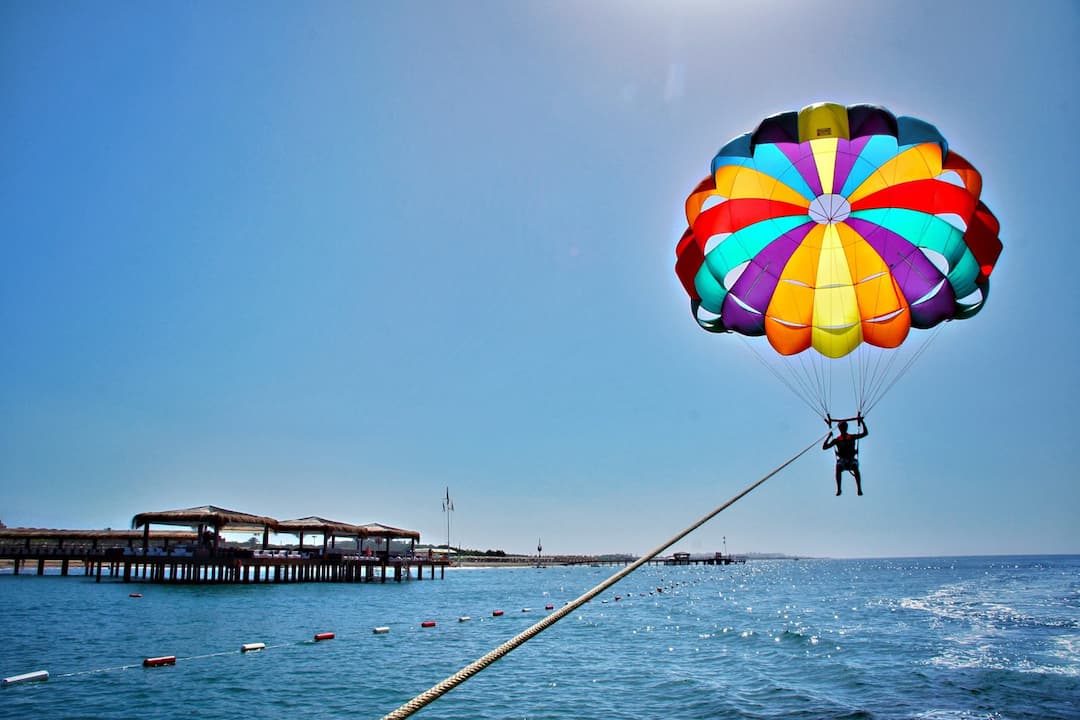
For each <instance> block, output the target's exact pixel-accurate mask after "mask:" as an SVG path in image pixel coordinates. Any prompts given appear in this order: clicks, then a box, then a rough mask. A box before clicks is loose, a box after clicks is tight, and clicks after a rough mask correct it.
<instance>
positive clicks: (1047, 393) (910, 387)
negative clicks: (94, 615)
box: [0, 0, 1080, 556]
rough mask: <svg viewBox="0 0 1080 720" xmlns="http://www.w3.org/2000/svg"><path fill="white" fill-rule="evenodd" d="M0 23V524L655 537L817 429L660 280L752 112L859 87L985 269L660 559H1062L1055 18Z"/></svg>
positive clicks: (551, 13)
mask: <svg viewBox="0 0 1080 720" xmlns="http://www.w3.org/2000/svg"><path fill="white" fill-rule="evenodd" d="M828 10H829V12H823V11H822V10H821V8H820V7H819V6H818V5H816V4H813V3H798V2H706V1H704V0H702V1H701V2H682V3H631V2H608V1H604V0H596V1H593V2H581V3H576V2H531V1H528V0H525V1H522V2H501V1H494V2H481V1H470V2H460V3H436V2H409V3H389V4H388V3H374V2H371V3H366V2H362V3H346V2H312V3H293V2H225V3H218V2H203V1H198V0H197V1H195V2H182V3H181V2H165V3H150V4H147V3H137V2H82V1H78V0H76V1H72V2H30V1H25V0H13V1H10V2H5V3H3V4H2V5H0V99H2V102H0V105H2V107H3V110H2V111H0V138H2V140H3V142H2V145H3V147H4V152H3V156H2V158H0V243H2V248H3V261H2V262H0V519H2V520H3V521H4V522H6V523H7V524H8V525H10V526H45V527H68V528H87V527H105V526H112V527H123V526H126V525H127V524H128V523H129V522H130V520H131V517H132V516H133V515H134V514H136V513H138V512H142V511H150V510H165V509H172V508H179V507H189V506H193V505H202V504H216V505H221V506H224V507H228V508H234V509H237V510H243V511H249V512H255V513H260V514H267V515H272V516H275V517H279V518H282V519H284V518H291V517H300V516H305V515H313V514H314V515H322V516H326V517H330V518H333V519H339V520H344V521H350V522H373V521H378V522H384V523H388V524H392V525H400V526H405V527H410V528H415V529H419V530H420V531H421V532H422V533H423V535H424V539H425V540H429V541H434V542H443V541H445V535H446V525H445V516H444V515H443V513H442V512H441V504H440V500H441V498H442V496H443V494H444V491H445V488H446V486H449V487H450V492H451V494H452V496H453V499H454V501H455V505H456V508H457V509H456V512H455V513H454V516H453V538H452V542H453V543H454V544H462V545H465V546H468V547H476V548H481V549H483V548H503V549H506V550H508V551H516V552H528V551H530V549H533V548H535V544H536V540H537V538H538V537H542V538H543V542H544V549H545V551H549V552H555V553H559V552H634V553H640V552H645V551H647V550H649V549H651V548H653V547H654V546H656V545H657V544H659V543H660V542H661V541H663V540H665V539H666V538H668V537H669V536H671V535H672V534H674V533H675V531H677V530H679V529H681V528H682V527H684V526H685V525H687V524H689V523H690V522H691V521H692V520H695V519H696V518H698V517H699V516H701V515H702V514H704V512H706V511H707V510H709V509H711V508H712V507H714V506H716V505H718V504H719V503H720V502H722V501H724V500H726V499H727V498H728V497H730V496H731V495H733V494H734V493H735V492H737V491H738V490H740V489H741V488H743V487H744V486H746V485H747V484H749V483H750V482H751V481H753V480H755V479H756V478H757V477H759V476H760V475H762V474H763V473H764V472H766V471H767V470H768V469H770V468H771V467H773V466H775V465H776V464H778V463H779V462H781V461H783V460H784V459H786V458H788V457H790V456H791V455H792V454H794V453H795V452H796V451H797V450H799V449H801V448H802V447H804V446H805V445H807V444H809V443H810V442H812V441H813V440H814V439H815V438H818V437H819V436H820V435H821V434H822V432H823V430H824V426H823V425H822V423H821V422H820V420H818V419H816V418H815V417H814V415H813V414H812V413H811V412H809V411H808V410H807V409H806V408H805V407H804V406H803V405H801V404H799V402H798V401H797V400H796V399H795V398H794V397H793V396H792V395H791V394H790V393H789V392H788V391H787V390H786V389H784V388H783V387H782V386H781V385H780V384H779V383H778V382H777V381H776V380H774V379H773V378H772V377H771V376H770V375H769V374H768V373H767V372H766V371H765V370H764V369H763V368H761V367H760V366H759V365H758V364H757V363H756V362H755V361H754V360H753V358H752V357H751V356H750V355H749V354H748V353H747V351H746V350H745V348H744V347H743V346H742V345H741V344H740V343H738V342H737V341H733V339H732V338H731V337H725V336H713V335H709V334H708V333H704V332H702V331H701V330H699V329H698V328H697V326H696V325H695V324H694V322H693V321H692V319H691V318H690V316H689V311H688V308H687V303H686V298H685V295H684V293H683V291H682V289H681V288H680V287H679V285H678V282H677V280H676V278H675V274H674V272H673V269H672V268H673V264H674V246H675V243H676V241H677V239H678V236H679V234H680V233H681V230H682V228H683V227H685V218H684V217H683V214H682V213H683V201H684V199H685V197H686V194H687V192H688V191H689V190H690V189H691V188H692V187H693V185H694V184H695V183H696V182H697V181H698V180H699V179H700V178H701V177H702V176H704V175H705V174H706V173H707V172H708V166H709V161H710V160H711V158H712V156H713V154H714V153H715V151H716V150H717V148H719V147H720V145H721V144H723V143H724V142H726V141H727V140H728V139H730V138H731V137H733V136H735V135H738V134H741V133H742V132H745V131H747V130H749V129H751V128H752V127H753V125H754V124H755V123H756V122H757V121H758V120H759V119H760V118H762V117H763V116H765V115H768V114H771V113H774V112H779V111H784V110H795V109H798V108H800V107H802V106H803V105H806V104H808V103H812V102H818V101H835V102H841V103H854V102H872V103H878V104H882V105H885V106H886V107H888V108H890V109H891V110H893V111H894V112H895V113H897V114H909V115H914V116H917V117H921V118H924V119H927V120H929V121H931V122H933V123H935V124H936V125H937V126H938V127H939V129H940V130H941V131H942V132H943V133H944V134H945V136H946V137H947V138H948V139H949V141H950V143H951V145H952V147H953V148H954V149H956V150H957V151H959V152H960V153H961V154H962V155H964V156H965V157H967V158H968V159H969V160H971V161H972V162H973V163H974V164H975V165H976V167H978V168H979V169H980V170H981V171H982V173H983V177H984V181H985V189H984V194H983V198H984V200H985V201H986V202H987V204H988V205H989V206H990V207H991V209H992V210H993V211H994V212H995V214H996V215H997V216H998V218H999V219H1000V221H1001V224H1002V233H1001V234H1002V239H1003V241H1004V243H1005V250H1004V253H1003V255H1002V258H1001V261H1000V263H999V265H998V267H997V270H996V272H995V275H994V277H993V281H992V292H991V297H990V301H989V304H988V306H987V307H986V309H985V310H984V312H983V313H982V314H980V315H979V316H978V317H976V318H974V319H973V320H970V321H965V322H956V323H952V324H950V325H949V326H948V327H947V328H945V331H944V332H943V333H941V335H940V337H939V338H938V339H937V340H936V341H935V343H934V345H933V346H932V347H931V349H930V350H929V351H928V352H927V353H926V355H925V356H924V357H923V359H922V360H920V361H919V363H918V365H916V366H915V368H914V369H913V370H912V372H911V373H910V374H909V375H908V376H907V377H905V378H904V379H903V381H902V382H901V384H900V385H899V386H898V387H897V389H895V390H894V391H893V392H892V393H891V394H890V395H889V396H887V397H886V398H885V400H884V401H883V402H882V403H881V404H880V405H879V406H878V407H877V408H876V409H875V411H874V414H873V415H872V416H871V426H872V431H873V432H872V437H871V438H870V439H868V440H867V441H866V442H864V443H863V448H862V453H861V455H862V464H863V472H864V477H865V486H866V492H867V494H866V495H865V496H864V497H862V498H857V497H855V496H854V494H853V493H845V495H844V496H843V497H841V498H835V497H834V496H833V483H832V458H831V456H830V455H829V454H827V453H823V452H821V451H818V450H815V451H814V452H813V453H812V454H810V455H809V456H807V457H804V458H803V459H801V460H800V461H799V462H798V463H797V464H795V465H794V466H792V467H791V468H790V469H789V470H787V471H786V472H785V473H783V474H781V475H780V476H778V477H776V478H774V479H773V480H771V481H769V482H768V483H766V484H765V485H764V486H763V487H762V488H761V489H759V490H758V491H757V492H755V493H754V494H752V495H750V496H749V497H747V498H746V499H744V500H743V501H741V502H740V503H738V504H737V505H735V506H734V507H732V508H731V509H730V510H728V511H727V512H725V513H724V514H723V515H721V516H720V517H719V518H718V519H717V520H715V521H714V522H713V523H712V524H710V525H709V526H707V527H706V528H705V529H703V530H701V531H699V532H698V533H697V534H695V535H694V536H692V537H691V538H689V539H688V540H686V541H685V542H684V543H682V545H681V546H680V547H681V548H683V549H686V550H690V551H695V552H697V551H712V550H716V549H720V547H721V543H722V539H723V538H725V537H726V538H727V547H728V549H729V550H731V551H734V552H747V551H762V552H770V551H775V552H788V553H802V554H812V555H831V556H868V555H922V554H930V555H933V554H983V553H1061V552H1072V553H1075V552H1080V523H1078V522H1077V518H1078V517H1080V515H1078V511H1077V508H1080V482H1078V481H1077V478H1078V477H1080V472H1078V471H1077V464H1078V461H1080V458H1078V440H1080V437H1078V433H1077V430H1076V428H1075V425H1074V424H1073V422H1074V417H1073V416H1074V410H1075V408H1076V407H1077V405H1078V400H1080V397H1078V396H1080V391H1078V389H1080V382H1078V380H1077V373H1076V369H1075V366H1076V358H1077V349H1078V341H1080V330H1078V329H1077V323H1076V319H1075V317H1074V316H1075V313H1074V308H1075V305H1076V301H1075V297H1076V285H1077V270H1076V268H1077V266H1078V265H1080V251H1078V247H1080V243H1078V242H1077V233H1078V230H1077V226H1076V221H1075V212H1076V199H1075V197H1074V196H1075V193H1076V187H1077V185H1076V172H1077V170H1076V169H1077V167H1078V166H1080V152H1078V149H1077V148H1078V147H1080V145H1078V144H1077V143H1076V142H1075V140H1074V138H1075V135H1076V132H1077V131H1076V125H1077V118H1078V117H1080V102H1078V101H1080V83H1078V82H1077V78H1078V77H1080V5H1077V4H1076V3H1075V2H1070V1H1068V0H1065V1H1060V2H1054V1H1053V0H1045V1H1042V2H1031V3H1014V2H981V1H979V2H976V1H973V2H929V1H916V2H912V1H911V0H903V1H900V2H874V3H864V2H851V3H848V4H847V5H846V6H843V5H835V4H834V5H832V6H830V7H829V8H828Z"/></svg>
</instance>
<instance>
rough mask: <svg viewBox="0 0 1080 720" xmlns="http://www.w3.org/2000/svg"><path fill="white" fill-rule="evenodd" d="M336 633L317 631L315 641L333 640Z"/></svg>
mask: <svg viewBox="0 0 1080 720" xmlns="http://www.w3.org/2000/svg"><path fill="white" fill-rule="evenodd" d="M333 639H334V633H315V642H319V641H320V640H333Z"/></svg>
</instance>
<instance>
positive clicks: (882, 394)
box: [866, 323, 944, 412]
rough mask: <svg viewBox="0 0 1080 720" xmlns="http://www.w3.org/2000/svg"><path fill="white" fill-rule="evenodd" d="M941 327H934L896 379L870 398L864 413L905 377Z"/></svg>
mask: <svg viewBox="0 0 1080 720" xmlns="http://www.w3.org/2000/svg"><path fill="white" fill-rule="evenodd" d="M943 325H944V323H941V324H939V325H937V326H935V327H934V329H933V332H931V333H930V334H929V335H928V336H927V338H926V340H925V341H923V343H922V345H920V346H919V348H918V349H917V350H916V351H915V352H914V353H913V354H912V355H911V357H910V358H908V360H907V362H906V363H904V365H903V367H901V368H900V372H898V373H897V374H896V377H894V378H893V379H892V380H891V381H890V382H889V383H888V385H886V386H885V387H884V388H882V389H881V392H880V393H878V394H877V395H876V397H874V398H872V400H871V402H870V406H869V407H868V408H867V409H866V412H870V410H872V409H873V407H874V406H875V405H877V404H878V403H879V402H881V399H882V398H883V397H885V394H886V393H888V392H889V390H891V389H892V388H893V386H894V385H896V383H897V382H899V381H900V378H902V377H904V376H905V375H907V373H908V370H910V369H911V366H912V365H914V364H915V361H916V360H918V359H919V358H921V357H922V354H923V353H924V352H926V350H927V348H929V347H930V344H931V343H932V342H934V340H936V339H937V337H938V335H940V334H941V329H942V326H943Z"/></svg>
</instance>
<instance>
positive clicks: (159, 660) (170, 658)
mask: <svg viewBox="0 0 1080 720" xmlns="http://www.w3.org/2000/svg"><path fill="white" fill-rule="evenodd" d="M142 664H143V667H162V666H163V665H175V664H176V656H175V655H162V656H161V657H152V658H146V659H145V660H143V661H142Z"/></svg>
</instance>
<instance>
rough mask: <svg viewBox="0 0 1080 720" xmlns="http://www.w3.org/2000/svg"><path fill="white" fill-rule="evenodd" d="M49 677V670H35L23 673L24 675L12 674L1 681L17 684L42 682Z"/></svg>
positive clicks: (2, 683) (1, 683) (0, 682)
mask: <svg viewBox="0 0 1080 720" xmlns="http://www.w3.org/2000/svg"><path fill="white" fill-rule="evenodd" d="M48 679H49V671H48V670H35V671H34V672H28V673H23V674H22V675H12V676H11V677H6V678H4V679H3V681H0V685H16V684H18V683H24V682H41V681H43V680H48Z"/></svg>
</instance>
